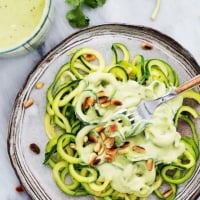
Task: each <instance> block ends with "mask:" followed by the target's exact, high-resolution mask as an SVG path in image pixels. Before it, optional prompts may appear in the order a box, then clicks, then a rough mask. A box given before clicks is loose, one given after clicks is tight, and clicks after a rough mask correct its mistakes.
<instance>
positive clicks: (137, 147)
mask: <svg viewBox="0 0 200 200" xmlns="http://www.w3.org/2000/svg"><path fill="white" fill-rule="evenodd" d="M133 151H135V152H137V153H146V150H145V148H144V147H141V146H138V145H136V146H133Z"/></svg>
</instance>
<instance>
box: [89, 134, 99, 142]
mask: <svg viewBox="0 0 200 200" xmlns="http://www.w3.org/2000/svg"><path fill="white" fill-rule="evenodd" d="M88 141H90V142H93V143H97V142H98V139H97V137H96V136H94V135H89V136H88Z"/></svg>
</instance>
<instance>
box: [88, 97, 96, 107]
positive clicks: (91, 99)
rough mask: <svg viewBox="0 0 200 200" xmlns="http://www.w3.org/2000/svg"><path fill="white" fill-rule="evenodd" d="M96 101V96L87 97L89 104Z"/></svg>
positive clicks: (91, 104)
mask: <svg viewBox="0 0 200 200" xmlns="http://www.w3.org/2000/svg"><path fill="white" fill-rule="evenodd" d="M94 103H95V99H94V97H88V98H87V104H88V105H89V106H93V105H94Z"/></svg>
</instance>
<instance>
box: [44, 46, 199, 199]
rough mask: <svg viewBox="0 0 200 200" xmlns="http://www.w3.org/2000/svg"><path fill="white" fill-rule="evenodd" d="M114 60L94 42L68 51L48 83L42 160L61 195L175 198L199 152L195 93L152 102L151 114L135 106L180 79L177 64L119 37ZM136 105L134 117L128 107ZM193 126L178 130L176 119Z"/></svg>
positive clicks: (166, 91)
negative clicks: (136, 50)
mask: <svg viewBox="0 0 200 200" xmlns="http://www.w3.org/2000/svg"><path fill="white" fill-rule="evenodd" d="M111 51H112V56H113V57H112V61H111V64H107V63H106V62H105V60H104V57H103V55H102V54H101V53H100V52H98V51H97V50H95V49H93V48H88V47H82V48H80V49H77V50H76V51H73V52H72V53H71V60H70V62H68V63H66V64H64V65H63V66H61V68H60V70H59V71H58V72H57V74H56V76H55V78H54V81H53V82H52V83H51V85H50V87H49V88H48V91H47V103H46V113H45V119H44V124H45V130H46V133H47V135H48V137H49V141H48V143H47V144H46V149H45V160H44V164H46V165H48V166H49V167H51V168H52V171H53V178H54V180H55V183H56V184H57V186H58V187H59V188H60V189H61V190H62V191H63V192H64V193H66V194H67V195H71V196H87V195H92V196H93V197H94V199H96V200H111V199H112V200H118V199H122V200H123V199H124V200H136V199H137V200H138V199H140V200H144V199H147V198H148V197H149V196H150V195H152V194H154V195H156V196H157V198H158V199H166V200H171V199H175V197H176V193H177V190H178V187H179V185H180V184H182V183H184V182H186V181H187V180H189V179H190V178H191V176H192V175H193V173H194V171H195V167H196V164H197V160H198V158H199V138H198V134H197V130H196V126H195V122H194V119H195V118H197V117H198V116H199V113H198V112H197V110H196V108H195V107H192V106H191V105H190V104H188V103H186V102H187V101H185V99H190V101H196V103H198V104H199V103H200V94H199V93H198V92H196V91H195V90H189V91H186V92H185V93H183V94H181V95H178V96H177V97H175V98H174V99H171V100H169V101H167V102H165V103H163V104H161V105H160V106H158V107H157V108H156V110H155V112H154V114H153V116H152V118H151V119H149V120H144V119H142V118H141V117H140V115H139V114H138V113H137V111H136V107H137V105H138V104H139V103H140V101H142V100H143V99H156V98H158V97H162V96H164V95H166V94H167V93H168V92H170V90H172V89H174V88H175V87H177V86H178V84H179V80H178V75H177V73H176V72H175V70H174V69H173V68H172V66H170V65H169V64H168V63H167V62H165V61H163V60H161V59H145V58H144V57H143V55H135V56H134V57H133V58H132V55H131V54H130V52H129V50H128V48H127V47H126V46H125V45H124V44H122V43H114V44H113V45H112V47H111ZM122 108H126V109H127V110H128V112H130V113H134V123H133V124H132V121H131V119H130V118H129V117H127V115H126V114H124V113H123V112H120V110H121V109H122ZM183 122H184V124H186V126H188V128H189V129H190V130H191V134H190V135H189V134H187V136H186V134H185V133H184V132H179V131H178V130H179V129H178V127H179V126H181V123H183Z"/></svg>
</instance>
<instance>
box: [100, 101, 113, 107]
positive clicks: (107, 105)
mask: <svg viewBox="0 0 200 200" xmlns="http://www.w3.org/2000/svg"><path fill="white" fill-rule="evenodd" d="M110 105H111V102H110V101H107V102H105V103H102V104H101V107H102V108H107V107H109V106H110Z"/></svg>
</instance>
